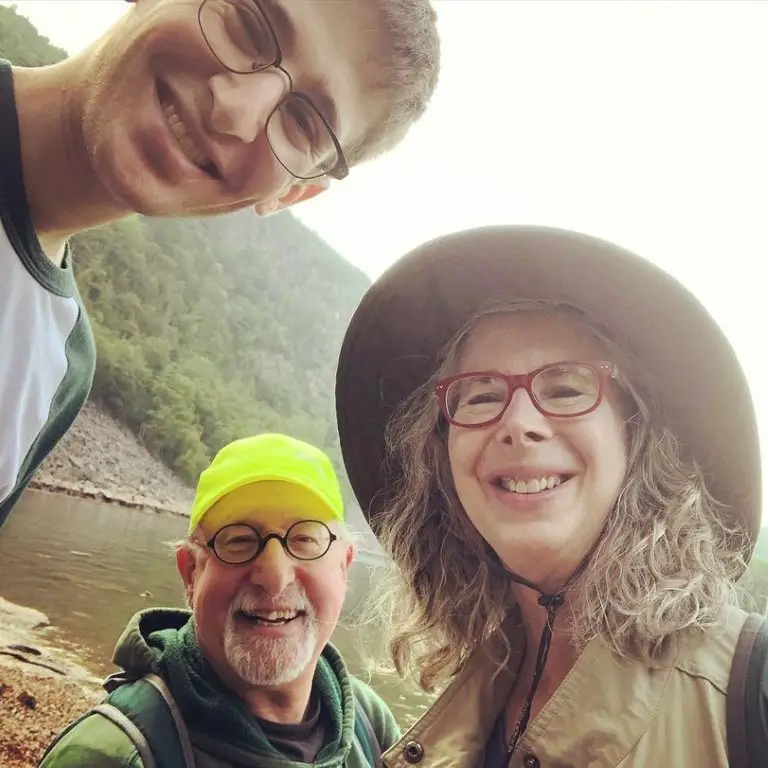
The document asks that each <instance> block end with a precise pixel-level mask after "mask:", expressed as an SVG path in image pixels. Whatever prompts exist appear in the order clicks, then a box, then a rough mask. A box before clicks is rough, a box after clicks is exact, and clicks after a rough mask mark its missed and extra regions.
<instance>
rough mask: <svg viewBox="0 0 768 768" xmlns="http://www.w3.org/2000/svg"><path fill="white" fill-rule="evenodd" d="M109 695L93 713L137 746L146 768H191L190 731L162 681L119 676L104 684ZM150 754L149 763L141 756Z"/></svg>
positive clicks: (110, 678)
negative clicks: (117, 726) (112, 723)
mask: <svg viewBox="0 0 768 768" xmlns="http://www.w3.org/2000/svg"><path fill="white" fill-rule="evenodd" d="M104 687H105V688H106V689H107V691H108V693H109V695H108V696H107V700H106V702H104V703H103V704H101V705H99V706H98V707H97V708H96V710H97V711H99V712H100V713H101V714H102V715H104V716H105V717H109V719H110V720H112V721H113V722H114V723H115V724H116V725H119V726H120V727H121V728H122V729H123V731H125V733H126V735H127V736H128V737H129V738H130V739H131V740H132V741H133V743H134V744H135V745H136V749H137V751H138V752H139V755H140V756H141V758H142V760H143V761H144V766H145V768H194V765H195V757H194V752H193V751H192V742H191V741H190V738H189V731H188V730H187V727H186V725H185V724H184V718H183V717H182V716H181V712H180V711H179V708H178V705H177V704H176V701H175V699H174V698H173V694H172V693H171V692H170V690H169V689H168V686H167V685H166V684H165V681H164V680H163V679H162V678H161V677H159V676H158V675H154V674H147V675H145V676H144V677H141V678H139V679H138V680H130V679H129V678H127V677H125V676H123V675H121V674H118V675H111V676H110V677H108V678H107V680H105V682H104ZM147 751H148V752H149V758H150V762H147V759H146V758H145V755H144V753H145V752H147Z"/></svg>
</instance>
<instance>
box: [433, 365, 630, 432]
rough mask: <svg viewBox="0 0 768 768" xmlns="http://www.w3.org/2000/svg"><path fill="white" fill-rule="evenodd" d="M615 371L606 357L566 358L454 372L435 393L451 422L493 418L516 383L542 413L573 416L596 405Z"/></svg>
mask: <svg viewBox="0 0 768 768" xmlns="http://www.w3.org/2000/svg"><path fill="white" fill-rule="evenodd" d="M615 375H616V367H615V366H614V365H613V364H612V363H607V362H602V361H599V362H589V363H583V362H575V361H569V360H567V361H564V362H558V363H550V364H549V365H544V366H542V367H541V368H537V369H536V370H535V371H531V372H530V373H521V374H512V375H510V374H505V373H499V372H498V371H468V372H467V373H457V374H455V375H454V376H449V377H448V378H445V379H442V380H441V381H440V382H438V384H437V386H436V387H435V395H436V396H437V398H438V400H439V402H440V410H441V411H442V413H443V415H444V416H445V418H446V419H447V420H448V421H449V422H450V423H451V424H453V425H454V426H457V427H469V428H477V427H486V426H488V425H489V424H493V423H495V422H497V421H499V420H500V419H501V417H502V416H503V414H504V412H505V411H506V410H507V407H508V406H509V404H510V402H511V401H512V395H514V394H515V391H516V390H518V389H524V390H525V391H526V392H527V393H528V396H529V397H530V398H531V402H533V404H534V406H536V408H537V409H538V410H539V411H540V412H541V413H543V414H544V415H545V416H552V417H554V418H573V417H575V416H584V415H586V414H587V413H591V412H592V411H594V410H595V409H596V408H597V407H598V406H599V405H600V403H601V401H602V399H603V394H604V392H605V386H606V382H607V381H608V379H610V378H612V377H615Z"/></svg>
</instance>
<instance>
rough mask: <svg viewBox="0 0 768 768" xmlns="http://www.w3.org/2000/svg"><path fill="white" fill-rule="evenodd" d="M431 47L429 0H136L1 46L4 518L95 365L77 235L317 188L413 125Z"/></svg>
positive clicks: (433, 68) (262, 204) (431, 72)
mask: <svg viewBox="0 0 768 768" xmlns="http://www.w3.org/2000/svg"><path fill="white" fill-rule="evenodd" d="M438 58H439V44H438V39H437V33H436V26H435V17H434V13H433V12H432V11H431V10H430V6H429V0H356V2H348V0H314V1H312V0H306V1H302V2H294V1H292V0H134V2H133V8H131V9H129V11H128V12H127V13H126V14H125V15H124V16H123V17H122V18H121V19H120V20H119V21H118V23H117V24H116V25H115V26H114V27H113V28H112V29H111V30H110V31H109V32H107V34H106V35H104V36H103V37H102V38H101V39H99V40H98V41H97V42H96V43H94V45H93V46H91V47H90V48H88V49H86V50H85V51H83V52H81V53H79V54H78V55H76V56H73V57H71V58H69V59H66V60H65V61H63V62H60V63H59V64H56V65H54V66H49V67H40V68H33V69H24V68H13V69H12V68H11V66H10V65H9V64H8V63H7V62H3V61H0V224H1V225H2V226H0V275H1V276H2V278H1V279H0V357H1V358H2V360H3V361H4V363H3V364H2V365H0V413H3V414H10V416H8V417H7V418H3V419H2V420H0V524H2V522H3V520H4V519H5V517H6V516H7V514H8V512H9V511H10V508H11V506H12V505H13V504H14V502H15V501H16V499H17V498H18V497H19V495H20V494H21V492H22V490H23V488H24V487H25V486H26V484H27V483H28V482H29V480H30V478H31V476H32V474H33V473H34V471H35V469H36V468H37V466H39V464H40V462H41V461H42V460H43V459H44V458H45V456H46V455H47V453H48V452H49V451H50V450H51V449H52V448H53V446H54V445H55V444H56V442H57V441H58V440H59V439H60V438H61V436H62V434H63V433H64V432H65V431H66V430H67V429H68V428H69V426H70V425H71V423H72V421H73V420H74V418H75V416H76V415H77V413H78V411H79V410H80V408H81V407H82V404H83V402H84V401H85V399H86V396H87V392H88V389H89V388H90V384H91V380H92V377H93V369H94V363H95V349H94V343H93V337H92V334H91V331H90V327H89V324H88V320H87V317H86V315H85V312H84V309H83V306H82V302H81V300H80V297H79V294H78V291H77V286H76V284H75V281H74V277H73V274H72V265H71V258H70V254H69V252H68V250H67V248H66V240H67V238H68V237H69V236H70V235H73V234H75V233H76V232H79V231H82V230H85V229H88V228H91V227H94V226H97V225H99V224H103V223H106V222H109V221H113V220H116V219H120V218H122V217H125V216H127V215H130V214H132V213H134V212H138V213H141V214H146V215H150V216H186V215H216V214H222V213H228V212H230V211H234V210H237V209H241V208H246V207H251V208H253V209H254V210H255V211H256V213H258V214H259V215H266V214H270V213H274V212H275V211H279V210H282V209H285V208H288V207H290V206H291V205H294V204H295V203H298V202H300V201H302V200H308V199H310V198H312V197H314V196H315V195H318V194H319V193H321V192H323V191H325V190H326V189H328V187H329V185H330V183H331V182H332V181H333V180H342V179H344V178H345V177H346V176H347V175H348V174H349V173H350V168H352V167H353V166H354V165H355V164H357V163H359V162H361V161H363V160H366V159H369V158H371V157H374V156H376V155H380V154H382V153H384V152H386V151H388V150H389V149H391V148H392V147H394V146H395V145H396V144H397V143H398V142H399V141H400V140H401V139H402V138H403V136H404V135H405V133H406V131H407V130H408V128H409V127H410V125H411V124H412V123H413V122H414V121H415V120H416V119H417V118H418V117H419V116H420V115H421V114H422V113H423V111H424V110H425V108H426V105H427V102H428V101H429V99H430V97H431V95H432V92H433V90H434V88H435V84H436V80H437V69H438ZM276 257H277V258H279V254H276ZM30 350H40V353H39V355H38V356H37V357H36V358H33V357H32V356H31V355H30V353H29V351H30ZM38 359H39V360H45V362H46V364H45V365H42V364H40V363H36V362H35V361H36V360H38ZM49 363H50V364H49Z"/></svg>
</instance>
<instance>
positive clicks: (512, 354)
mask: <svg viewBox="0 0 768 768" xmlns="http://www.w3.org/2000/svg"><path fill="white" fill-rule="evenodd" d="M605 359H606V352H605V350H604V349H603V348H602V347H601V346H600V345H599V344H598V342H597V341H595V340H594V339H592V338H590V337H589V336H588V334H587V333H586V331H585V330H584V329H582V328H580V327H579V326H577V325H575V324H570V323H568V322H566V321H562V320H559V319H557V318H554V317H552V316H550V315H547V314H545V313H540V312H512V313H508V314H501V315H495V316H491V317H488V318H486V319H484V320H482V321H481V322H480V323H479V324H478V326H477V327H476V328H475V329H474V331H472V332H471V334H470V335H469V337H468V338H467V340H466V341H465V342H464V345H463V348H462V350H461V354H460V356H459V367H458V369H457V372H459V373H461V372H466V371H488V370H492V371H500V372H502V373H508V374H520V373H528V372H529V371H533V370H535V369H537V368H539V367H541V366H543V365H546V364H547V363H554V362H559V361H563V360H572V361H580V362H591V361H595V360H605ZM612 390H613V385H612V384H610V383H609V384H608V385H607V387H606V391H605V396H604V398H603V400H602V402H601V404H600V406H599V407H598V408H597V409H596V410H594V411H592V412H591V413H588V414H586V415H583V416H577V417H570V418H552V417H548V416H545V415H544V414H542V413H541V412H540V411H539V410H537V408H536V407H535V406H534V404H533V402H532V401H531V398H530V396H529V395H528V393H527V392H526V391H525V390H524V389H518V390H516V391H515V392H514V394H513V397H512V400H511V402H510V404H509V406H508V407H507V409H506V411H505V412H504V414H503V415H502V417H501V419H500V420H499V421H498V422H496V423H494V424H491V425H489V426H487V427H481V428H473V429H470V428H465V427H456V426H453V425H451V426H450V430H449V434H448V453H449V458H450V465H451V472H452V475H453V481H454V485H455V488H456V491H457V493H458V496H459V500H460V501H461V503H462V505H463V507H464V510H465V511H466V513H467V516H468V517H469V519H470V521H471V522H472V524H473V525H474V526H475V528H477V530H478V532H479V533H480V535H481V536H482V537H483V538H484V539H485V540H486V541H487V542H488V544H489V545H490V546H491V547H492V548H493V549H494V550H495V552H496V553H497V554H498V555H499V557H500V558H501V560H502V562H503V563H504V564H505V566H506V567H507V568H509V569H510V570H512V571H514V572H515V573H516V574H518V575H519V576H522V577H523V578H526V579H528V580H529V581H532V582H533V583H535V584H537V585H538V586H539V587H540V588H542V589H546V588H547V587H549V588H556V587H559V586H560V585H561V584H562V583H563V582H564V581H565V580H566V579H567V578H568V576H569V575H570V574H571V572H572V571H573V570H574V569H575V568H576V567H577V566H578V564H579V563H580V562H581V560H582V559H583V557H584V556H585V555H586V554H587V552H588V551H589V549H590V548H591V546H592V545H593V544H594V542H595V541H596V540H597V537H598V536H599V535H600V531H601V529H602V527H603V523H604V521H605V519H606V517H607V515H608V514H609V512H610V510H611V509H612V507H613V505H614V503H615V502H616V498H617V496H618V493H619V489H620V487H621V484H622V481H623V479H624V474H625V471H626V466H627V447H626V432H625V425H624V417H623V414H622V410H621V405H620V401H619V398H618V397H617V393H616V392H615V391H612ZM549 478H556V479H557V481H559V484H556V485H555V486H554V487H552V488H549V487H548V486H551V485H553V481H552V480H548V479H549ZM532 480H540V481H541V482H540V483H538V484H537V483H531V482H528V483H527V485H526V490H531V488H533V489H535V488H536V487H537V485H539V486H542V487H544V486H546V487H544V489H543V490H540V491H538V492H533V493H523V492H518V489H520V490H522V488H521V483H520V481H532ZM510 487H514V488H515V490H509V488H510Z"/></svg>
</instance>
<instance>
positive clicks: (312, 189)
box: [253, 178, 331, 216]
mask: <svg viewBox="0 0 768 768" xmlns="http://www.w3.org/2000/svg"><path fill="white" fill-rule="evenodd" d="M330 186H331V183H330V181H329V180H328V179H326V178H323V179H316V180H315V181H313V182H312V183H311V184H310V183H308V182H304V183H302V184H294V185H293V186H292V187H291V188H290V189H289V190H288V191H287V192H286V193H285V194H284V195H283V196H282V197H280V198H278V199H277V200H271V201H270V202H268V203H257V204H256V205H254V206H253V210H254V211H256V213H257V214H258V215H259V216H269V215H270V214H272V213H277V212H278V211H284V210H285V209H286V208H290V207H291V206H292V205H296V203H301V202H302V201H304V200H311V199H312V198H313V197H317V195H319V194H320V193H321V192H325V190H326V189H328V188H329V187H330Z"/></svg>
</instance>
